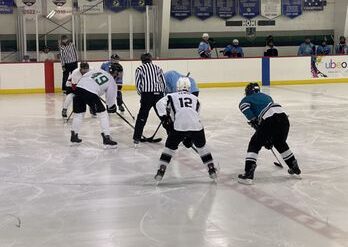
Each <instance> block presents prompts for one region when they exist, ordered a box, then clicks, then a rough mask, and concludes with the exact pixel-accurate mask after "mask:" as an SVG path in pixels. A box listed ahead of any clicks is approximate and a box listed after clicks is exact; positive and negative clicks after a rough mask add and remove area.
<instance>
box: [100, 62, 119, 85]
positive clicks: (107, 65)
mask: <svg viewBox="0 0 348 247" xmlns="http://www.w3.org/2000/svg"><path fill="white" fill-rule="evenodd" d="M110 65H111V62H110V61H106V62H104V63H103V64H102V65H101V66H100V68H101V69H102V70H104V71H106V72H109V68H110ZM115 80H116V83H117V84H123V72H120V73H118V76H117V77H116V79H115Z"/></svg>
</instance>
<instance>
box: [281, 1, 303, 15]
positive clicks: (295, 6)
mask: <svg viewBox="0 0 348 247" xmlns="http://www.w3.org/2000/svg"><path fill="white" fill-rule="evenodd" d="M282 14H283V15H284V16H287V17H289V18H295V17H297V16H300V15H302V0H282Z"/></svg>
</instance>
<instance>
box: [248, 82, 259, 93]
mask: <svg viewBox="0 0 348 247" xmlns="http://www.w3.org/2000/svg"><path fill="white" fill-rule="evenodd" d="M259 92H260V86H259V84H258V83H257V82H250V83H249V84H248V85H247V86H246V87H245V95H251V94H253V93H259Z"/></svg>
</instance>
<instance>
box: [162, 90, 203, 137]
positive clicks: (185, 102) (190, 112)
mask: <svg viewBox="0 0 348 247" xmlns="http://www.w3.org/2000/svg"><path fill="white" fill-rule="evenodd" d="M156 109H157V111H158V114H159V115H160V116H165V115H167V114H168V113H169V114H170V117H171V119H172V120H173V122H174V129H175V130H177V131H200V130H202V129H203V125H202V123H201V120H200V117H199V110H200V103H199V100H198V98H197V97H196V96H195V95H193V94H190V93H188V92H177V93H171V94H167V95H166V96H165V97H163V98H162V99H161V100H160V101H158V102H157V104H156Z"/></svg>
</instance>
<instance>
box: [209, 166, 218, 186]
mask: <svg viewBox="0 0 348 247" xmlns="http://www.w3.org/2000/svg"><path fill="white" fill-rule="evenodd" d="M208 173H209V177H210V178H211V179H213V180H214V181H215V182H216V180H217V174H216V169H215V167H214V164H213V163H210V164H209V165H208Z"/></svg>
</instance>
